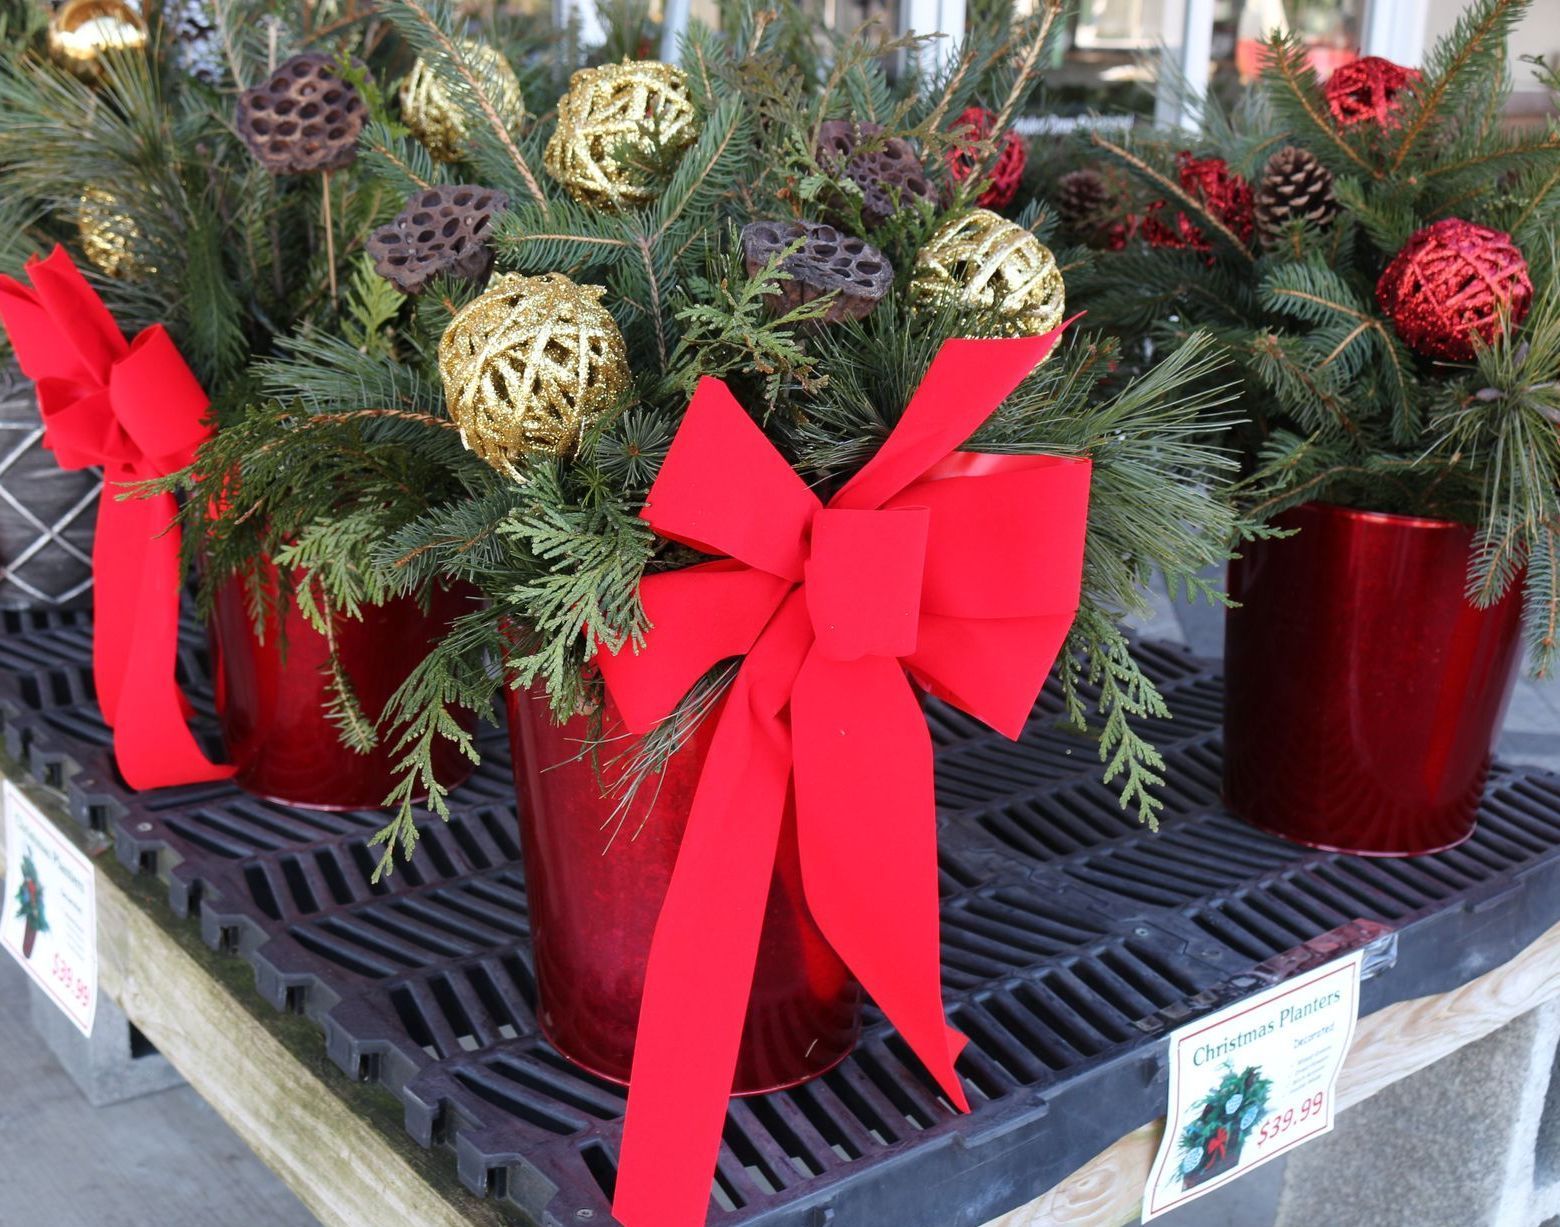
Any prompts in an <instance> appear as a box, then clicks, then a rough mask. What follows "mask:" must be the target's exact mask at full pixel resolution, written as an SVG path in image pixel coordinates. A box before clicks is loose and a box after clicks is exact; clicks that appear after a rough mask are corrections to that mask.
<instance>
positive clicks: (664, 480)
mask: <svg viewBox="0 0 1560 1227" xmlns="http://www.w3.org/2000/svg"><path fill="white" fill-rule="evenodd" d="M1064 327H1065V325H1064ZM1061 331H1062V330H1061V329H1057V330H1056V331H1055V332H1052V333H1048V334H1046V335H1045V336H1041V337H1020V338H1008V339H995V340H958V341H949V342H947V343H946V344H945V345H944V346H943V347H942V349H941V351H940V352H939V353H938V355H937V358H936V360H935V361H934V362H933V364H932V367H931V369H930V370H929V371H928V372H927V375H926V378H925V379H924V380H923V381H922V383H921V386H920V387H919V388H918V389H917V391H916V393H915V396H914V397H913V399H912V400H911V402H910V404H909V406H908V407H907V408H906V410H905V413H904V415H903V417H902V418H901V419H900V422H899V424H898V425H897V426H896V427H895V429H894V431H893V432H892V434H890V436H889V437H888V439H887V440H886V441H885V442H884V444H883V447H882V448H881V449H880V450H879V452H878V453H877V455H876V456H875V457H874V458H873V459H872V460H871V461H870V462H869V463H868V464H867V465H866V466H865V467H864V468H863V469H862V470H861V471H860V472H859V473H858V474H857V475H856V476H855V477H854V478H853V479H852V480H851V481H850V482H849V483H847V484H846V485H845V486H844V487H843V488H842V489H841V490H840V491H839V493H838V494H836V495H835V496H834V497H833V498H832V499H830V500H829V503H828V505H827V506H824V505H823V504H821V503H820V502H819V500H818V498H817V497H816V496H815V495H814V494H813V493H812V491H810V490H809V489H808V488H807V486H806V485H805V484H804V483H803V482H802V480H801V478H800V477H798V476H797V474H796V473H795V471H794V470H793V469H792V468H791V467H790V466H789V465H788V464H787V463H786V461H785V460H784V458H783V457H782V456H781V455H780V454H779V453H778V452H776V451H775V449H774V447H773V446H772V445H771V444H770V443H769V441H768V439H766V438H765V436H764V434H763V432H762V431H761V430H760V429H759V428H758V427H757V426H756V425H755V424H754V423H753V421H752V420H751V419H750V418H749V417H748V415H747V414H746V412H744V411H743V409H742V407H741V406H740V405H738V404H737V402H736V401H735V400H734V399H733V397H732V396H731V393H730V392H729V391H727V389H726V387H725V385H724V384H722V383H720V382H718V381H715V380H705V381H703V382H702V383H701V384H700V385H699V388H698V391H697V393H696V394H695V396H694V398H693V401H692V403H691V404H690V405H689V407H688V413H687V417H686V419H685V420H684V422H683V424H682V427H681V429H680V430H679V431H678V434H677V437H676V439H675V440H674V441H673V443H672V447H671V450H670V452H669V454H668V455H667V458H666V462H665V464H664V465H663V466H662V469H661V473H660V476H659V477H658V479H657V480H656V483H655V486H654V488H653V489H652V490H651V492H650V497H649V499H648V501H647V504H646V507H645V510H644V513H643V514H644V517H645V519H646V520H648V521H649V522H650V524H651V525H652V526H654V528H655V530H656V531H657V532H658V533H660V534H661V535H663V536H665V537H669V538H673V539H675V540H678V541H682V542H684V543H686V544H689V545H693V546H695V547H697V548H699V549H702V550H705V551H706V552H709V553H712V554H722V555H726V557H724V558H721V559H719V560H717V561H713V562H709V563H706V564H703V565H701V566H696V567H690V568H688V569H686V570H681V571H673V572H667V573H664V574H658V575H651V576H647V577H646V578H645V580H644V581H643V585H642V588H641V597H642V599H643V602H644V607H645V611H646V614H647V616H648V618H649V621H650V624H651V627H652V629H651V630H650V631H649V632H648V634H647V636H646V641H645V644H644V646H643V647H642V648H641V649H640V650H639V651H637V652H635V651H633V650H629V649H625V650H624V651H621V652H619V653H617V654H616V655H613V656H607V657H603V659H602V661H601V668H602V673H603V675H604V676H605V679H606V683H607V687H608V689H609V690H610V691H611V694H612V698H613V699H614V701H615V702H616V703H617V706H618V708H619V710H620V711H621V712H622V713H623V717H624V719H625V721H626V722H627V724H628V726H629V728H630V729H631V730H634V731H642V730H644V729H647V728H649V727H650V726H651V725H653V724H655V723H656V722H657V721H658V720H661V719H663V718H664V717H665V716H666V715H667V714H668V713H669V712H670V711H671V710H672V708H673V707H674V706H675V704H676V703H677V701H678V700H679V699H680V698H681V697H682V696H683V695H684V694H685V693H686V692H687V691H688V689H689V687H690V686H692V684H693V683H694V682H695V681H697V680H698V678H699V677H701V676H702V675H703V674H704V673H705V672H706V671H707V670H708V669H709V668H710V667H712V666H713V665H714V664H716V663H717V662H718V661H721V660H724V659H726V658H729V657H733V656H743V657H745V659H744V660H743V663H742V666H741V668H740V669H739V670H738V673H737V676H736V678H735V680H734V681H733V683H732V687H731V691H730V693H729V695H728V697H727V700H726V702H725V705H724V707H723V708H722V710H721V713H720V715H719V717H718V718H717V724H716V727H715V732H714V736H713V738H712V741H711V745H710V749H709V754H708V757H707V759H706V761H705V766H704V770H703V773H702V774H701V776H700V779H699V786H698V789H697V792H696V794H695V796H694V800H693V804H692V808H691V811H690V813H689V817H688V823H687V827H686V830H685V833H684V836H683V842H682V846H681V849H680V851H679V853H678V859H677V866H676V870H675V872H674V874H673V877H672V881H671V885H670V887H669V890H668V892H667V897H666V902H665V904H664V906H663V909H662V911H661V915H660V918H659V920H658V922H657V924H656V930H655V935H654V938H653V940H652V943H651V950H650V957H649V964H648V967H647V969H646V980H645V992H644V1000H643V1004H642V1005H641V1007H640V1016H639V1031H638V1035H637V1038H636V1041H635V1051H634V1068H633V1077H632V1080H631V1085H630V1089H629V1096H628V1111H627V1117H626V1120H625V1123H624V1134H623V1146H622V1155H621V1161H620V1164H619V1170H618V1180H617V1195H616V1199H615V1201H614V1207H613V1210H614V1213H615V1215H616V1216H617V1218H618V1219H620V1220H621V1221H622V1222H623V1223H625V1224H627V1225H628V1227H694V1225H695V1224H699V1223H702V1222H703V1221H704V1219H705V1214H706V1211H707V1208H708V1205H709V1189H710V1176H711V1173H712V1172H713V1170H714V1168H715V1163H716V1159H717V1156H718V1151H719V1147H720V1138H721V1128H722V1123H723V1120H724V1116H725V1111H726V1101H727V1099H728V1097H729V1095H730V1091H731V1086H732V1080H733V1077H734V1074H735V1069H736V1062H737V1048H738V1044H739V1042H740V1040H741V1034H742V1021H743V1016H744V1013H745V1010H746V1006H747V999H748V993H749V989H750V986H751V983H752V978H753V968H754V964H755V961H756V958H757V949H758V941H759V933H760V929H761V928H762V924H763V915H764V904H765V900H766V898H767V896H768V891H769V882H770V878H771V876H772V874H773V872H774V863H775V856H776V848H777V846H778V843H779V840H780V837H781V831H782V818H783V816H784V812H785V807H786V803H787V798H788V796H789V795H790V793H791V791H792V789H793V787H794V797H795V807H796V839H797V842H798V849H799V852H800V859H801V865H802V881H803V887H804V890H805V892H806V897H807V903H808V907H809V909H810V910H811V912H812V913H813V916H814V918H815V919H816V921H817V923H818V927H819V929H820V930H821V931H822V932H823V934H824V936H825V937H826V938H827V939H828V941H829V943H830V944H831V945H832V946H833V947H834V948H835V950H836V951H837V952H838V954H839V955H840V956H841V958H842V959H843V960H844V961H845V962H846V964H847V965H848V966H849V967H850V968H851V970H852V971H853V972H854V973H855V975H856V977H857V978H858V979H859V980H860V981H861V983H862V984H863V986H864V987H865V988H866V991H867V992H869V993H870V994H871V995H872V997H873V999H874V1000H875V1001H876V1002H877V1004H878V1005H879V1007H881V1009H882V1010H883V1012H884V1014H885V1015H886V1016H887V1017H888V1018H889V1019H890V1020H891V1021H892V1022H893V1023H894V1025H895V1026H896V1027H897V1028H898V1029H899V1032H900V1034H901V1035H902V1036H903V1037H904V1039H905V1041H906V1042H907V1043H908V1044H909V1045H910V1046H911V1047H912V1048H913V1049H914V1050H915V1052H916V1054H917V1056H919V1057H920V1059H921V1060H922V1061H923V1062H924V1063H925V1064H926V1067H927V1069H928V1070H930V1072H931V1073H932V1074H933V1076H934V1077H936V1079H937V1081H938V1083H939V1084H940V1085H941V1086H942V1087H943V1089H944V1091H945V1092H946V1094H947V1096H948V1099H949V1101H950V1102H951V1103H954V1104H956V1105H957V1106H958V1107H959V1108H961V1109H964V1110H967V1107H968V1106H967V1104H966V1101H965V1097H964V1092H963V1089H962V1088H961V1086H960V1084H959V1079H958V1076H957V1074H955V1072H954V1068H953V1064H954V1059H955V1058H956V1057H957V1055H958V1053H959V1050H960V1048H961V1047H962V1045H963V1043H964V1038H963V1036H961V1035H960V1034H959V1033H958V1032H956V1031H954V1030H952V1029H951V1028H950V1027H948V1025H947V1022H946V1019H945V1016H944V1013H943V1005H942V991H941V985H940V983H939V938H938V910H937V903H938V893H937V836H936V814H935V802H934V796H933V788H932V784H933V781H932V748H931V739H930V736H929V735H928V733H927V729H926V722H925V719H924V718H923V716H922V714H921V710H920V705H919V703H918V701H917V698H916V694H915V690H914V687H913V686H912V683H911V680H910V679H911V678H913V679H914V681H915V683H918V684H919V685H920V686H922V687H923V688H925V689H926V690H928V691H930V692H932V693H933V694H936V695H938V696H940V697H942V698H944V699H946V700H947V701H949V702H951V703H953V704H955V705H956V706H958V707H960V708H962V709H964V710H965V711H967V712H969V713H970V714H972V715H974V716H976V717H978V718H980V719H981V720H984V721H985V722H986V723H988V724H990V725H991V726H992V727H994V728H996V729H998V730H1000V731H1001V732H1003V733H1005V734H1007V735H1008V736H1010V737H1016V736H1017V735H1018V734H1019V732H1020V731H1021V730H1022V728H1023V725H1024V722H1025V720H1026V718H1027V717H1028V715H1029V712H1030V710H1031V708H1032V707H1033V705H1034V701H1035V699H1036V697H1037V696H1038V694H1039V691H1040V687H1041V685H1042V684H1043V683H1044V681H1045V678H1046V675H1047V673H1048V672H1049V671H1050V668H1051V665H1052V663H1053V662H1054V661H1055V658H1056V655H1057V653H1058V652H1059V651H1060V650H1061V646H1062V642H1063V640H1064V639H1065V637H1066V635H1067V631H1068V628H1069V627H1070V626H1071V625H1072V620H1073V617H1074V616H1075V614H1076V612H1077V608H1078V598H1079V590H1080V584H1081V576H1082V567H1083V541H1084V529H1085V525H1086V521H1087V517H1088V490H1089V462H1088V461H1087V460H1075V459H1064V458H1059V457H1049V456H993V455H983V454H978V453H971V452H960V451H956V450H955V449H956V448H957V447H958V446H959V445H960V444H961V443H963V442H964V441H965V440H966V439H968V438H969V436H970V435H971V434H972V433H973V432H974V431H975V429H976V427H978V426H979V425H980V424H981V422H983V421H984V420H985V419H986V417H987V416H989V415H990V413H991V412H992V411H993V410H994V409H996V407H997V406H998V405H999V404H1000V403H1001V402H1002V401H1003V399H1005V398H1006V397H1007V395H1008V394H1009V393H1010V392H1011V391H1012V390H1013V389H1014V388H1015V387H1017V386H1018V384H1019V382H1020V381H1021V380H1022V379H1023V378H1024V376H1025V375H1027V374H1028V373H1029V372H1030V371H1031V370H1032V369H1034V367H1035V366H1036V365H1038V364H1039V363H1040V362H1041V361H1042V360H1043V359H1044V358H1045V357H1046V355H1047V354H1048V353H1049V352H1050V350H1051V348H1052V346H1053V345H1054V344H1055V343H1056V340H1057V338H1058V337H1059V336H1060V334H1061ZM907 673H908V677H907ZM712 967H713V968H718V969H719V971H718V972H717V973H716V974H715V975H713V976H712V975H711V974H710V968H712Z"/></svg>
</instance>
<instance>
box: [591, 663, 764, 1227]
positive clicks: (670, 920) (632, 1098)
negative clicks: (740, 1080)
mask: <svg viewBox="0 0 1560 1227" xmlns="http://www.w3.org/2000/svg"><path fill="white" fill-rule="evenodd" d="M752 691H753V683H752V681H751V678H750V676H749V675H748V673H747V672H746V671H744V672H743V673H741V674H739V675H738V676H737V679H736V681H735V682H734V683H733V687H732V693H731V695H730V696H729V698H728V699H727V702H726V705H725V709H724V711H723V712H722V713H721V716H720V723H719V724H718V725H717V727H716V730H715V736H714V738H713V739H712V742H711V745H710V750H709V756H708V758H707V760H706V764H705V768H704V772H703V774H702V775H701V776H700V778H699V786H698V791H697V792H696V794H695V795H694V800H693V805H692V807H691V809H690V812H689V815H688V825H687V828H686V829H685V831H684V834H683V839H682V846H681V848H680V850H679V851H678V854H677V867H676V869H675V870H674V872H673V874H672V881H671V885H670V887H669V889H668V891H667V895H666V902H665V904H664V905H663V907H662V909H661V916H660V919H659V920H658V921H657V923H656V928H655V936H654V938H653V940H652V942H651V946H650V958H649V963H648V966H647V968H646V972H645V994H644V1000H643V1003H642V1004H641V1006H640V1012H639V1030H638V1035H637V1037H636V1039H635V1041H634V1068H633V1076H632V1078H631V1079H630V1084H629V1092H628V1110H627V1115H626V1117H625V1120H624V1123H623V1146H622V1152H621V1156H620V1162H619V1167H618V1178H617V1193H616V1196H615V1198H614V1200H613V1203H612V1213H613V1215H614V1217H616V1218H617V1219H618V1221H619V1222H621V1223H623V1224H624V1225H625V1227H698V1225H699V1224H701V1223H703V1222H704V1221H705V1219H706V1217H707V1215H708V1212H709V1204H710V1177H711V1174H712V1173H713V1172H714V1170H715V1166H716V1163H717V1161H718V1159H719V1155H720V1139H721V1132H722V1130H723V1128H724V1125H725V1118H726V1103H727V1100H728V1099H729V1098H730V1096H731V1088H732V1083H733V1080H734V1079H735V1076H736V1068H737V1050H738V1045H739V1044H740V1042H741V1038H742V1026H743V1020H744V1019H745V1017H746V1015H747V1005H748V996H749V993H750V991H751V988H752V983H753V969H754V967H755V965H756V964H757V961H758V942H759V934H760V932H761V930H762V928H763V922H764V910H765V905H766V903H767V900H768V898H769V884H770V880H771V879H772V877H773V876H774V865H775V854H776V849H777V847H778V844H779V839H780V830H781V825H782V819H783V817H784V814H785V806H786V799H787V795H788V789H789V781H790V773H791V758H790V745H789V742H788V738H787V736H786V733H785V727H784V725H783V724H782V723H781V722H780V720H779V719H778V718H774V717H770V718H763V717H760V716H759V715H757V714H756V713H755V712H754V710H753V705H752ZM712 968H713V969H715V970H714V971H713V972H712V970H711V969H712Z"/></svg>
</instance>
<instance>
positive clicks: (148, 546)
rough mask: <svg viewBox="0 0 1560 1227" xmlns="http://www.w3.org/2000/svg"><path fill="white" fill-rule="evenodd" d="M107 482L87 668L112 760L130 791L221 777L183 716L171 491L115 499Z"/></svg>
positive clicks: (227, 771)
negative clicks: (110, 736) (109, 733)
mask: <svg viewBox="0 0 1560 1227" xmlns="http://www.w3.org/2000/svg"><path fill="white" fill-rule="evenodd" d="M118 493H119V491H118V488H117V486H116V485H115V484H113V483H112V482H111V481H108V480H105V482H104V489H103V496H102V498H101V500H100V501H99V505H98V523H97V541H96V543H95V545H94V547H93V554H92V563H93V582H94V584H95V585H96V589H97V592H96V605H97V608H98V610H99V611H100V612H101V613H102V614H104V615H105V616H102V617H99V618H98V619H97V620H96V622H95V623H94V627H93V645H92V670H93V679H94V683H95V685H96V687H97V692H98V702H99V705H100V706H101V707H102V709H103V717H104V719H105V720H106V721H107V723H108V724H109V726H110V727H111V728H112V729H113V730H114V758H115V760H116V761H117V763H118V764H119V773H120V775H122V776H123V777H124V780H125V783H126V784H128V785H129V786H130V787H131V788H134V789H138V790H139V789H145V788H161V787H164V786H166V785H170V784H191V783H196V782H199V781H203V780H220V779H226V778H227V777H228V776H230V775H232V774H233V768H232V767H229V766H224V765H221V764H217V763H213V762H212V761H211V760H210V759H208V758H207V757H206V755H205V753H204V752H203V751H202V750H201V748H200V746H199V745H198V744H197V743H196V741H195V738H194V735H193V734H191V732H190V729H189V725H187V724H186V723H185V716H184V710H185V709H184V702H185V700H184V696H183V694H182V693H181V692H180V690H179V686H178V683H177V681H176V680H175V678H174V670H175V666H176V665H177V662H178V651H179V534H178V531H177V530H176V529H175V530H169V531H167V532H164V531H163V530H164V528H165V527H166V526H167V524H168V523H169V522H170V521H171V520H172V518H173V515H174V512H175V506H174V501H173V497H172V496H171V495H160V496H158V497H155V498H151V499H133V500H127V501H120V500H119V499H118V498H117V497H116V495H117V494H118Z"/></svg>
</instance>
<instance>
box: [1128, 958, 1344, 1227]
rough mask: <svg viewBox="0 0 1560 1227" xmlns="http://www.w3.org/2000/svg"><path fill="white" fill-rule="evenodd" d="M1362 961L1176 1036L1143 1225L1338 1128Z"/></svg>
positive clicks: (1238, 1006) (1299, 981)
mask: <svg viewBox="0 0 1560 1227" xmlns="http://www.w3.org/2000/svg"><path fill="white" fill-rule="evenodd" d="M1364 957H1365V956H1364V952H1363V951H1355V952H1354V953H1353V954H1351V955H1348V956H1347V957H1345V958H1341V959H1338V960H1337V961H1336V962H1332V963H1327V964H1324V965H1323V966H1321V967H1318V968H1316V969H1315V970H1314V971H1310V972H1306V973H1305V974H1303V975H1299V976H1296V977H1294V978H1293V979H1291V980H1286V981H1284V982H1283V983H1282V984H1276V985H1274V986H1273V987H1272V988H1269V989H1265V990H1263V991H1262V992H1260V993H1257V994H1256V995H1255V996H1252V997H1248V998H1246V999H1245V1000H1244V1001H1237V1002H1235V1003H1234V1004H1233V1005H1230V1006H1227V1007H1226V1008H1225V1009H1222V1010H1220V1011H1218V1012H1217V1013H1215V1014H1210V1015H1209V1016H1207V1017H1206V1018H1201V1019H1199V1020H1198V1021H1196V1022H1194V1023H1188V1024H1187V1025H1186V1026H1184V1027H1182V1028H1181V1029H1180V1030H1178V1031H1176V1032H1174V1033H1173V1034H1172V1035H1171V1036H1170V1101H1169V1107H1168V1109H1167V1111H1166V1113H1165V1137H1164V1141H1163V1142H1161V1143H1160V1146H1159V1154H1158V1155H1157V1156H1156V1157H1155V1159H1154V1165H1153V1167H1152V1168H1150V1169H1149V1176H1148V1187H1147V1188H1146V1189H1145V1190H1144V1191H1143V1221H1144V1222H1145V1223H1146V1222H1148V1220H1149V1219H1151V1218H1156V1217H1158V1216H1159V1215H1161V1214H1164V1213H1165V1212H1166V1211H1167V1210H1173V1209H1175V1207H1177V1206H1181V1205H1185V1204H1186V1203H1187V1202H1189V1201H1192V1200H1193V1199H1195V1198H1198V1197H1201V1196H1202V1195H1203V1194H1204V1193H1208V1192H1211V1191H1212V1190H1214V1189H1216V1188H1218V1187H1220V1186H1221V1185H1224V1184H1228V1183H1229V1182H1230V1181H1231V1180H1234V1179H1235V1177H1237V1176H1239V1175H1240V1174H1241V1173H1242V1172H1246V1171H1250V1170H1251V1169H1252V1168H1253V1167H1256V1166H1257V1165H1258V1164H1259V1163H1266V1162H1267V1161H1268V1160H1269V1159H1271V1158H1274V1157H1275V1156H1277V1155H1281V1154H1284V1153H1285V1152H1287V1151H1290V1150H1293V1149H1294V1148H1295V1147H1296V1146H1298V1145H1300V1143H1302V1142H1307V1141H1310V1139H1312V1138H1314V1137H1320V1136H1321V1135H1322V1134H1324V1133H1326V1132H1328V1131H1329V1130H1330V1129H1331V1128H1332V1126H1333V1103H1334V1099H1335V1091H1336V1088H1337V1083H1338V1073H1339V1071H1340V1070H1341V1069H1342V1068H1343V1059H1344V1057H1345V1056H1346V1055H1347V1054H1348V1051H1349V1043H1350V1041H1351V1040H1352V1039H1353V1038H1354V1023H1355V1020H1356V1019H1357V1018H1358V1017H1359V1009H1360V966H1361V964H1362V963H1363V962H1364Z"/></svg>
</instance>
